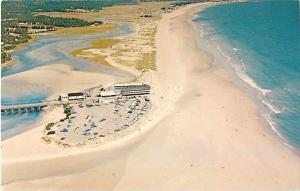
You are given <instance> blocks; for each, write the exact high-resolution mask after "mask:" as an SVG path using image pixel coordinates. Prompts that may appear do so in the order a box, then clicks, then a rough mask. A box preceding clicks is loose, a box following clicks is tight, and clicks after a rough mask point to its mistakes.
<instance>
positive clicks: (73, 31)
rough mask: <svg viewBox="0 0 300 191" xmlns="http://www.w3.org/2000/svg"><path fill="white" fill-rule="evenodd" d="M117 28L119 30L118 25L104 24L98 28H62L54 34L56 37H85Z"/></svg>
mask: <svg viewBox="0 0 300 191" xmlns="http://www.w3.org/2000/svg"><path fill="white" fill-rule="evenodd" d="M116 28H117V24H102V25H98V26H85V27H69V28H61V29H58V30H57V31H55V32H53V33H54V34H56V35H83V34H93V33H104V32H107V31H109V30H113V29H116Z"/></svg>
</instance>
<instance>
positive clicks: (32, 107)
mask: <svg viewBox="0 0 300 191" xmlns="http://www.w3.org/2000/svg"><path fill="white" fill-rule="evenodd" d="M61 104H64V102H60V101H46V102H41V103H31V104H19V105H8V106H1V114H4V115H10V114H18V113H26V112H34V111H41V110H42V109H43V108H44V107H47V106H53V105H61Z"/></svg>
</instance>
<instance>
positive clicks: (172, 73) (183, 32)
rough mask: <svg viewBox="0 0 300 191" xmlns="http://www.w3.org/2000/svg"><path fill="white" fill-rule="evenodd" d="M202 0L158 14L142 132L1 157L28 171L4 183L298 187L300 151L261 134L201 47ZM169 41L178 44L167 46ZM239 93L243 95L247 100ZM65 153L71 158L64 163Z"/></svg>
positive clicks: (249, 104) (248, 105)
mask: <svg viewBox="0 0 300 191" xmlns="http://www.w3.org/2000/svg"><path fill="white" fill-rule="evenodd" d="M200 5H201V6H203V5H207V4H203V3H200ZM200 5H199V4H195V5H189V6H185V7H183V8H181V9H178V10H175V11H174V12H172V13H170V14H167V15H164V16H163V18H162V20H161V21H159V28H158V33H157V35H156V42H157V49H158V51H157V58H158V59H157V63H158V64H157V68H158V69H157V71H154V72H147V73H145V75H144V76H142V79H143V80H145V81H149V82H151V85H152V86H153V95H152V96H151V99H152V100H153V101H152V103H153V106H154V107H153V110H152V109H151V110H152V111H150V112H152V113H149V116H148V118H145V121H141V122H143V125H142V127H141V129H144V130H143V132H142V133H138V132H137V135H139V136H136V137H133V136H128V137H126V138H124V139H120V140H118V141H117V142H111V144H109V145H106V147H105V146H104V147H103V146H101V147H99V148H95V150H93V151H91V153H88V152H87V151H86V150H85V151H83V150H81V151H79V152H80V154H79V155H77V156H74V155H73V154H72V153H69V152H66V151H65V152H63V153H64V155H65V156H64V157H62V158H56V157H55V159H49V158H48V159H47V158H44V159H43V160H41V159H37V160H35V159H33V161H32V162H29V161H26V160H25V161H22V160H21V161H18V162H17V163H15V162H16V161H13V160H11V163H10V162H9V161H5V160H2V162H3V161H4V169H5V171H6V172H9V173H10V174H9V175H7V174H5V176H6V177H4V178H6V180H7V178H8V179H10V178H12V179H16V180H18V179H19V180H20V179H27V181H25V180H24V181H17V182H13V183H11V184H7V185H4V186H5V187H4V188H7V190H9V189H16V188H22V187H23V186H26V185H27V186H28V183H29V185H30V186H29V187H33V188H47V187H49V186H50V185H51V186H54V188H56V189H59V190H62V189H72V188H77V189H99V188H101V189H103V190H108V189H109V190H112V189H114V190H124V189H145V188H147V189H149V188H153V189H195V188H197V189H245V188H247V189H249V188H251V189H270V188H282V189H283V188H284V189H287V188H289V189H292V188H295V187H298V186H299V182H297V180H299V178H300V174H299V172H297V171H295V169H297V166H299V162H300V161H299V157H297V156H295V155H294V154H293V153H292V152H291V151H290V150H287V148H286V147H284V146H283V145H281V142H279V141H278V139H277V137H276V138H275V137H272V136H263V134H267V135H269V134H268V133H267V132H268V131H266V130H265V129H264V128H263V126H262V124H261V122H259V119H258V116H257V113H256V112H257V106H256V105H255V104H254V103H253V101H251V99H250V98H249V96H248V95H246V93H245V92H242V91H241V90H239V89H238V88H237V87H236V85H234V83H233V82H232V80H231V79H230V76H228V73H226V71H224V70H216V71H212V70H211V67H210V66H211V64H212V59H213V58H212V57H211V55H208V54H207V53H206V52H205V51H201V50H198V48H197V46H196V43H195V39H196V36H195V31H193V29H192V27H191V25H190V24H191V23H188V22H187V20H189V18H190V16H191V15H193V14H194V13H195V12H196V11H198V8H199V7H200ZM198 6H199V7H198ZM202 8H203V7H202ZM192 41H194V43H191V44H190V43H189V42H192ZM170 42H171V43H173V45H174V46H172V47H169V46H168V45H169V44H170ZM174 53H175V54H174ZM170 54H172V55H174V56H173V57H172V58H170V56H168V55H170ZM170 63H172V65H171V64H170ZM183 63H184V64H183ZM195 81H196V82H199V81H201V82H202V83H193V82H195ZM223 90H226V92H224V91H223ZM152 97H153V98H152ZM237 101H243V103H244V108H240V107H239V105H237V103H235V102H237ZM237 116H238V117H237ZM149 120H151V121H149ZM141 122H139V123H141ZM248 127H249V128H248ZM220 135H222V136H220ZM249 137H250V138H251V139H249ZM3 146H4V147H3V148H5V145H3ZM105 148H106V149H105ZM45 152H47V151H45ZM48 152H49V151H48ZM50 152H51V151H50ZM27 154H29V155H31V154H32V153H27ZM55 154H57V153H54V155H55ZM56 156H57V155H56ZM283 157H284V158H283ZM158 158H159V160H157V159H158ZM66 160H69V161H70V163H69V164H68V166H66V165H64V163H63V161H66ZM88 161H91V163H92V164H90V163H89V162H88ZM145 162H146V163H145ZM44 163H47V165H49V167H47V166H45V165H43V164H44ZM166 164H167V165H166ZM5 165H6V166H5ZM50 166H51V168H50ZM70 167H71V169H69V168H70ZM26 168H30V169H31V171H30V173H28V172H25V171H24V169H26ZM9 169H10V170H9ZM14 172H15V173H16V172H17V173H18V176H19V178H16V177H14V176H16V175H15V174H14ZM142 172H143V173H142ZM283 172H284V173H283ZM281 173H282V174H281ZM216 176H218V178H216ZM2 178H3V177H2ZM41 178H43V179H41ZM91 179H92V180H95V181H89V180H91ZM145 180H151V181H146V182H145ZM237 180H238V181H237ZM2 181H3V179H2ZM8 182H10V181H8ZM29 187H27V188H29Z"/></svg>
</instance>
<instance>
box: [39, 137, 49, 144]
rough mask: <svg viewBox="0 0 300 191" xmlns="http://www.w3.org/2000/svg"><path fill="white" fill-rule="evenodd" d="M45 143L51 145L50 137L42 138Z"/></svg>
mask: <svg viewBox="0 0 300 191" xmlns="http://www.w3.org/2000/svg"><path fill="white" fill-rule="evenodd" d="M41 139H42V140H43V141H44V142H45V143H47V144H50V143H51V138H50V137H42V138H41Z"/></svg>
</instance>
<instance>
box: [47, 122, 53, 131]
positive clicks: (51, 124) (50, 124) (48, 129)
mask: <svg viewBox="0 0 300 191" xmlns="http://www.w3.org/2000/svg"><path fill="white" fill-rule="evenodd" d="M53 126H54V123H48V124H47V125H46V130H47V131H50V130H51V127H53Z"/></svg>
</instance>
